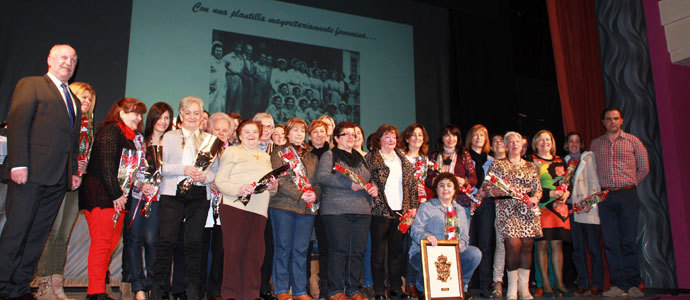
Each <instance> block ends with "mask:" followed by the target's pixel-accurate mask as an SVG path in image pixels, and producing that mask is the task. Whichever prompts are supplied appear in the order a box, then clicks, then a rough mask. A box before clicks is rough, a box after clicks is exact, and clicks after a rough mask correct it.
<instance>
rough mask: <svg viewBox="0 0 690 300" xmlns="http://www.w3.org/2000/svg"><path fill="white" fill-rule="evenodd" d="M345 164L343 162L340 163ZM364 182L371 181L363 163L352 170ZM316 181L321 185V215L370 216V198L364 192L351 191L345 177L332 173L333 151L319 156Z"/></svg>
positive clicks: (349, 182) (350, 183)
mask: <svg viewBox="0 0 690 300" xmlns="http://www.w3.org/2000/svg"><path fill="white" fill-rule="evenodd" d="M341 163H343V164H345V162H341ZM353 171H354V172H355V173H357V174H359V176H361V177H362V178H363V179H364V180H365V181H367V182H368V181H369V180H370V179H371V174H370V173H369V170H368V169H367V167H366V165H365V163H362V164H360V165H359V167H357V168H355V169H354V170H353ZM315 177H316V181H317V182H318V183H319V184H320V185H321V191H322V196H321V207H320V208H319V214H321V215H345V214H359V215H371V207H372V202H371V196H369V194H368V193H367V191H366V190H364V189H362V190H359V191H356V192H355V191H353V190H352V180H350V179H349V178H348V177H347V176H345V175H343V174H341V173H339V172H337V171H333V151H331V150H328V151H326V152H324V153H323V154H322V155H321V159H319V164H318V166H317V167H316V175H315Z"/></svg>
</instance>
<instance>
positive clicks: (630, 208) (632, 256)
mask: <svg viewBox="0 0 690 300" xmlns="http://www.w3.org/2000/svg"><path fill="white" fill-rule="evenodd" d="M639 201H640V200H639V199H638V197H637V190H636V189H629V190H621V191H612V192H610V193H609V195H608V197H607V198H606V201H603V202H601V203H599V204H598V205H599V219H601V234H602V235H603V238H604V250H605V251H606V260H607V261H608V264H609V271H610V272H611V284H613V285H614V286H617V287H618V288H620V289H622V290H624V291H627V290H629V289H630V288H631V287H634V286H638V285H640V282H641V278H640V262H639V261H638V260H637V244H636V241H637V223H638V216H639V214H640V211H639V209H638V205H639Z"/></svg>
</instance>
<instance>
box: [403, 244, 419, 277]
mask: <svg viewBox="0 0 690 300" xmlns="http://www.w3.org/2000/svg"><path fill="white" fill-rule="evenodd" d="M403 243H404V244H403V262H404V263H405V284H406V285H408V286H412V285H415V283H416V282H417V275H418V273H417V270H415V268H414V267H413V266H412V264H411V263H410V246H412V243H414V241H412V237H411V236H410V232H409V231H408V232H407V233H406V234H405V237H404V238H403Z"/></svg>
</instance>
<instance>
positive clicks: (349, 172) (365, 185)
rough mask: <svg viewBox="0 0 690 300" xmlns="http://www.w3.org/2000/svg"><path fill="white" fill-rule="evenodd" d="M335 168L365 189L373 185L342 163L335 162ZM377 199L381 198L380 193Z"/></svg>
mask: <svg viewBox="0 0 690 300" xmlns="http://www.w3.org/2000/svg"><path fill="white" fill-rule="evenodd" d="M333 170H336V171H338V172H340V173H341V174H343V175H345V176H347V178H349V179H350V180H352V182H354V183H356V184H357V185H359V186H361V187H362V188H363V189H365V190H369V188H371V187H372V186H373V184H372V183H371V182H366V180H364V178H362V176H359V174H357V173H355V172H354V171H353V170H352V168H350V167H348V166H345V165H343V164H341V163H335V164H333ZM375 198H376V199H378V200H381V198H379V196H378V195H376V196H375Z"/></svg>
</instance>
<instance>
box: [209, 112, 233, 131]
mask: <svg viewBox="0 0 690 300" xmlns="http://www.w3.org/2000/svg"><path fill="white" fill-rule="evenodd" d="M218 120H225V121H227V122H228V124H230V127H232V126H233V124H232V119H230V116H228V115H227V114H225V113H222V112H217V113H213V114H212V115H211V116H210V117H209V118H208V126H207V127H206V131H207V132H212V131H213V127H215V123H216V121H218Z"/></svg>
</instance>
